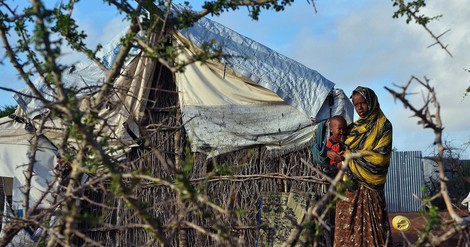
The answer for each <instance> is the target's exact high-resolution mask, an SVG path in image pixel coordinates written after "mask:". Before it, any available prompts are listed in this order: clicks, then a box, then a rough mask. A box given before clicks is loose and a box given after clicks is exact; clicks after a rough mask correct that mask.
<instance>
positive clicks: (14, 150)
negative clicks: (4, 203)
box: [0, 117, 57, 209]
mask: <svg viewBox="0 0 470 247" xmlns="http://www.w3.org/2000/svg"><path fill="white" fill-rule="evenodd" d="M34 139H35V138H34V136H33V134H32V133H31V132H29V131H27V130H26V129H25V124H23V123H18V122H15V121H13V120H12V119H10V118H8V117H4V118H1V119H0V165H1V169H0V177H10V178H13V186H12V190H13V191H8V192H6V194H10V193H11V194H12V199H13V200H12V207H13V209H19V208H22V203H23V192H25V190H24V185H25V184H26V178H25V174H26V172H27V171H28V167H29V166H28V164H30V163H31V161H30V158H31V156H32V155H33V153H32V151H33V150H34V149H33V147H32V145H33V144H35V141H34ZM37 144H38V147H37V151H36V153H35V155H34V161H35V162H34V166H33V167H34V168H33V177H32V178H31V191H30V194H29V195H30V201H29V203H30V205H35V203H37V202H41V204H40V207H48V206H49V203H48V202H49V200H50V199H51V198H48V197H46V198H44V199H42V200H40V199H41V197H42V196H43V194H44V192H46V191H48V187H49V183H51V182H53V177H54V176H53V175H54V174H53V172H54V165H55V164H56V162H57V160H56V148H55V147H54V145H52V144H51V143H50V142H49V141H48V140H47V139H46V138H44V137H39V138H38V141H37Z"/></svg>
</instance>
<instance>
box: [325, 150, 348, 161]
mask: <svg viewBox="0 0 470 247" xmlns="http://www.w3.org/2000/svg"><path fill="white" fill-rule="evenodd" d="M343 153H344V152H339V153H337V152H334V151H328V152H326V156H328V158H329V159H330V160H332V161H333V162H335V163H338V162H341V161H342V160H343V156H342V154H343Z"/></svg>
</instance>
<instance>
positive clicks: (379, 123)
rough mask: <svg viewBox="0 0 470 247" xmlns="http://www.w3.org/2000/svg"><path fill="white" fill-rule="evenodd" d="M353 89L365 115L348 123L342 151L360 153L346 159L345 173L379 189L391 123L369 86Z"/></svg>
mask: <svg viewBox="0 0 470 247" xmlns="http://www.w3.org/2000/svg"><path fill="white" fill-rule="evenodd" d="M355 93H359V94H361V95H362V96H363V97H364V99H365V100H366V102H367V104H368V105H369V115H368V116H367V117H365V118H360V119H358V120H357V121H356V122H354V123H352V124H351V125H350V126H349V134H348V137H347V138H346V141H345V144H346V146H347V150H346V152H345V155H348V154H350V153H356V152H361V153H363V154H364V157H362V158H360V159H356V160H351V161H350V163H349V172H348V176H349V177H351V178H352V179H353V180H356V181H357V182H359V183H361V184H363V185H365V186H367V187H369V188H371V189H380V190H383V189H384V185H385V179H386V176H387V172H388V167H389V164H390V157H391V153H392V124H391V123H390V121H388V119H387V118H386V117H385V115H384V114H383V112H382V110H381V109H380V105H379V102H378V99H377V96H376V94H375V92H374V91H373V90H372V89H370V88H366V87H357V88H356V89H355V90H354V91H353V94H355Z"/></svg>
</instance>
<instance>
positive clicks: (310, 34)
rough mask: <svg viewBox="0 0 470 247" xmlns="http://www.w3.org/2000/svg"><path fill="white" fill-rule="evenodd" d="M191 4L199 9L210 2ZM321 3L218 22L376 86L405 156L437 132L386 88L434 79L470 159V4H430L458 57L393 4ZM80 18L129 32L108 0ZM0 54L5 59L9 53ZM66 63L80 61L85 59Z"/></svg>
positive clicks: (87, 7)
mask: <svg viewBox="0 0 470 247" xmlns="http://www.w3.org/2000/svg"><path fill="white" fill-rule="evenodd" d="M175 2H182V1H175ZM190 2H191V4H192V5H193V7H195V8H198V7H199V6H200V3H201V2H203V1H190ZM315 4H316V7H317V10H318V12H317V13H315V11H314V9H313V7H312V6H311V5H309V4H308V3H307V1H296V2H295V3H293V5H292V6H290V7H288V8H287V9H286V11H284V12H279V13H276V12H266V11H265V12H263V13H262V14H261V16H260V20H259V21H252V20H250V18H249V17H248V12H247V11H246V9H244V8H242V9H241V10H239V11H237V12H231V13H223V14H222V15H221V16H220V17H217V18H212V19H214V20H216V21H218V22H220V23H222V24H224V25H226V26H228V27H229V28H231V29H233V30H235V31H237V32H238V33H240V34H242V35H245V36H248V37H250V38H252V39H254V40H256V41H258V42H260V43H262V44H264V45H266V46H269V47H270V48H272V49H274V50H276V51H278V52H280V53H282V54H284V55H286V56H288V57H291V58H293V59H295V60H297V61H299V62H301V63H303V64H304V65H306V66H308V67H310V68H313V69H315V70H317V71H318V72H320V73H321V74H322V75H324V76H325V77H326V78H328V79H329V80H331V81H333V82H334V83H335V84H336V87H338V88H341V89H343V90H344V91H345V92H346V93H347V94H349V93H350V92H351V90H352V89H354V88H355V87H356V86H357V85H363V86H368V87H371V88H373V89H374V90H375V91H376V92H377V94H378V96H379V100H380V103H381V106H382V109H383V111H384V113H385V114H386V116H387V117H388V118H389V119H390V121H391V122H392V124H393V126H394V137H393V138H394V147H395V148H397V149H398V150H399V151H408V150H421V151H422V152H423V154H424V155H431V154H432V153H433V152H434V147H433V146H432V143H433V134H432V132H431V130H428V129H426V130H423V128H422V127H421V126H418V125H417V124H416V122H417V120H418V119H417V118H413V117H411V112H409V111H408V110H405V109H404V108H403V106H402V105H401V103H398V102H395V101H394V100H393V98H392V97H391V95H390V94H389V93H388V92H386V90H385V89H384V86H387V87H390V88H394V86H393V84H398V85H404V84H405V83H406V82H407V81H408V80H409V79H410V77H411V76H412V75H413V76H416V77H419V78H424V76H426V77H427V78H428V79H430V83H431V84H432V85H433V86H435V88H436V90H437V91H438V95H437V96H438V99H439V100H440V103H441V111H442V112H441V113H442V120H443V124H444V127H445V131H444V135H443V138H444V140H445V141H446V142H449V143H450V144H452V145H453V146H454V147H456V148H458V150H456V151H459V150H460V151H462V150H463V153H462V157H463V158H466V159H470V154H469V153H470V150H468V149H465V147H466V146H465V145H464V144H465V143H467V142H469V141H470V124H468V123H470V114H469V112H470V111H469V110H468V108H469V107H470V98H469V97H470V96H468V97H464V93H465V89H466V88H467V87H468V86H470V73H468V72H465V71H464V69H465V68H470V59H468V58H469V57H470V54H469V53H470V23H469V22H468V21H467V16H468V14H469V13H470V5H468V4H466V2H465V1H464V0H454V1H430V2H429V3H428V8H427V13H428V14H430V15H439V14H442V15H443V17H442V18H441V19H440V21H439V22H436V23H434V24H432V25H431V26H430V27H431V29H432V30H433V31H435V32H436V34H440V33H442V32H444V31H446V30H448V29H450V32H449V33H447V34H446V35H445V36H444V37H443V42H444V43H445V44H447V45H448V46H449V50H450V51H451V52H452V54H453V58H451V57H450V56H449V55H447V54H446V53H445V52H444V51H442V50H441V49H439V48H438V47H437V46H432V47H428V46H429V45H431V44H433V43H434V41H433V39H432V38H431V37H430V35H429V34H428V33H426V32H425V31H424V29H422V28H420V27H418V26H416V25H414V24H409V25H406V23H405V20H404V19H393V18H392V15H393V11H394V9H393V7H392V3H391V2H390V1H376V0H361V1H347V0H317V1H315ZM74 16H75V17H76V18H77V19H78V20H79V24H80V25H81V26H82V28H83V29H84V30H86V32H87V34H88V42H89V43H90V44H93V45H95V44H98V43H104V42H106V40H109V39H111V37H113V36H114V35H116V34H117V33H118V32H119V31H120V30H122V29H123V28H124V27H125V23H123V22H122V17H120V16H118V15H116V12H115V11H113V10H112V8H110V7H109V6H107V5H104V4H102V1H95V0H82V1H80V2H79V6H78V8H76V9H75V10H74ZM0 55H1V56H3V55H4V50H3V48H0ZM64 59H67V60H68V61H70V62H74V61H78V59H80V57H77V56H73V55H69V56H68V57H67V58H64ZM0 68H1V71H2V77H1V78H0V86H2V87H9V88H13V89H19V88H23V87H24V83H22V82H21V81H20V80H19V79H17V76H16V74H15V71H14V70H12V69H11V68H10V67H8V66H5V65H0ZM394 89H396V88H394ZM413 92H416V93H417V94H416V95H415V97H413V99H412V100H413V102H415V103H416V102H418V103H421V102H422V100H421V94H420V92H421V90H420V89H419V88H417V87H416V88H413ZM6 104H15V102H14V100H13V98H12V97H11V95H10V93H5V92H0V105H6Z"/></svg>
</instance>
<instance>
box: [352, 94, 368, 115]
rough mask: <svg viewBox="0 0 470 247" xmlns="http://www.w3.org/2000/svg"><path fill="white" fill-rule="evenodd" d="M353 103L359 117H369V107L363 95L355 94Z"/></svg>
mask: <svg viewBox="0 0 470 247" xmlns="http://www.w3.org/2000/svg"><path fill="white" fill-rule="evenodd" d="M352 102H353V105H354V109H356V113H357V115H359V117H360V118H365V117H367V115H368V114H369V105H368V104H367V101H366V99H364V97H362V95H360V94H358V93H355V94H353V97H352Z"/></svg>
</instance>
